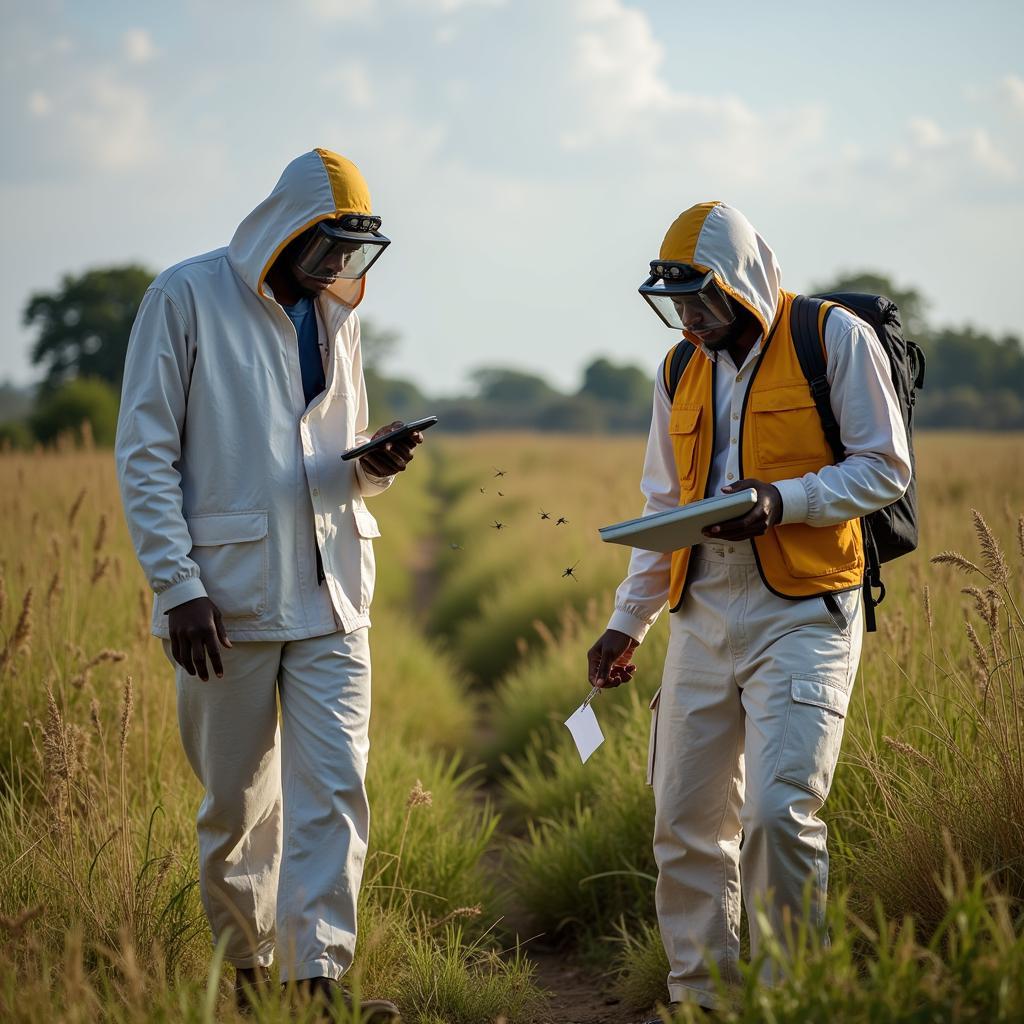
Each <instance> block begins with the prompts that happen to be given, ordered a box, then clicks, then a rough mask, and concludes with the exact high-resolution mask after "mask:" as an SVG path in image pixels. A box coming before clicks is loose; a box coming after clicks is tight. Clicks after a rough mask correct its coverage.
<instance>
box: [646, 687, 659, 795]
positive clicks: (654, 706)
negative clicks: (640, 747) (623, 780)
mask: <svg viewBox="0 0 1024 1024" xmlns="http://www.w3.org/2000/svg"><path fill="white" fill-rule="evenodd" d="M660 705H661V687H660V686H659V687H658V692H657V693H656V694H655V695H654V696H653V697H652V698H651V705H650V706H651V738H650V740H649V741H648V743H647V785H648V786H653V785H654V756H655V754H656V753H657V750H658V708H659V707H660Z"/></svg>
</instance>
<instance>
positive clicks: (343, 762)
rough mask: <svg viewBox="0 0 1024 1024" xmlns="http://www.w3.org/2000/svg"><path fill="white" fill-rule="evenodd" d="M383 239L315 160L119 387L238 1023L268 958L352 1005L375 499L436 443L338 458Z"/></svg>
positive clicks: (133, 507) (185, 288)
mask: <svg viewBox="0 0 1024 1024" xmlns="http://www.w3.org/2000/svg"><path fill="white" fill-rule="evenodd" d="M379 227H380V218H379V217H376V216H374V215H373V212H372V208H371V205H370V194H369V190H368V188H367V185H366V182H365V181H364V179H363V176H362V174H360V172H359V170H358V169H357V168H356V166H355V165H354V164H352V163H351V162H350V161H348V160H346V159H345V158H344V157H342V156H339V155H338V154H336V153H332V152H330V151H328V150H323V149H317V150H313V151H311V152H308V153H304V154H303V155H302V156H300V157H298V158H297V159H295V160H293V161H292V162H291V163H290V164H289V165H288V166H287V168H285V171H284V173H283V174H282V176H281V178H280V180H279V181H278V183H277V185H276V186H275V187H274V189H273V191H272V192H271V193H270V195H269V196H268V197H267V198H266V199H264V200H263V202H261V203H260V204H259V205H258V206H257V207H256V208H255V209H254V210H253V211H252V213H250V214H249V215H248V216H247V217H246V218H245V219H244V220H243V221H242V223H241V224H240V225H239V226H238V229H237V230H236V231H235V234H234V236H233V237H232V239H231V242H230V244H229V245H228V246H227V247H225V248H220V249H215V250H214V251H212V252H208V253H204V254H203V255H200V256H195V257H193V258H192V259H189V260H185V261H184V262H183V263H179V264H178V265H176V266H174V267H171V268H170V269H168V270H165V271H164V272H163V273H162V274H160V275H159V276H158V277H157V278H156V280H155V281H154V282H153V284H152V285H151V286H150V288H149V290H148V291H147V292H146V294H145V296H144V298H143V300H142V304H141V306H140V308H139V313H138V316H137V318H136V320H135V325H134V327H133V329H132V335H131V340H130V343H129V347H128V356H127V361H126V364H125V374H124V385H123V391H122V401H121V411H120V417H119V420H118V430H117V446H116V455H117V470H118V477H119V480H120V485H121V494H122V499H123V502H124V508H125V515H126V517H127V520H128V525H129V529H130V532H131V536H132V540H133V542H134V544H135V549H136V551H137V553H138V557H139V561H140V562H141V564H142V567H143V570H144V571H145V574H146V577H147V579H148V581H149V584H150V586H151V587H152V589H153V591H154V594H155V600H154V606H153V620H152V629H153V632H154V634H155V635H157V636H159V637H162V638H163V640H164V647H165V650H166V652H167V655H168V657H169V658H170V660H171V661H172V663H173V664H174V666H175V673H176V680H177V693H178V717H179V725H180V729H181V737H182V742H183V744H184V747H185V751H186V754H187V755H188V759H189V762H190V763H191V765H192V768H193V769H194V770H195V773H196V775H197V776H198V777H199V779H200V781H201V782H202V784H203V787H204V789H205V796H204V798H203V801H202V804H201V806H200V809H199V814H198V820H197V830H198V837H199V872H200V878H199V884H200V890H201V894H202V900H203V906H204V908H205V910H206V915H207V917H208V919H209V922H210V927H211V929H212V932H213V938H214V941H215V942H216V941H218V940H220V939H222V938H224V937H225V936H226V959H227V961H228V962H229V963H231V964H233V965H234V967H235V968H236V972H237V988H236V993H237V996H238V1000H239V1003H240V1005H241V1006H243V1007H244V1006H247V1005H248V1004H249V1003H250V1002H251V1000H252V998H253V995H254V993H256V992H258V991H259V990H260V989H261V988H262V987H263V986H264V985H266V983H267V981H268V979H269V971H268V967H269V965H270V964H271V963H272V961H273V959H274V956H275V952H276V955H277V957H278V960H279V961H280V964H281V979H282V981H285V982H289V981H290V982H294V983H295V984H296V986H297V987H298V988H300V989H304V990H305V991H306V992H307V993H308V994H309V995H310V996H311V997H314V998H322V999H325V1000H327V1001H330V1000H332V999H334V998H344V999H346V1000H350V997H349V996H348V994H347V993H346V992H344V990H342V988H341V987H340V986H339V985H338V980H339V979H340V978H341V977H342V976H343V975H344V974H345V972H346V971H347V970H348V968H349V967H350V965H351V964H352V958H353V953H354V950H355V944H356V904H357V900H358V895H359V886H360V881H361V876H362V870H363V862H364V858H365V854H366V844H367V835H368V830H369V807H368V803H367V797H366V790H365V787H364V778H365V773H366V762H367V752H368V747H369V744H368V739H367V726H368V723H369V715H370V651H369V644H368V639H367V632H368V629H369V626H370V600H371V598H372V595H373V584H374V560H373V538H375V537H378V536H379V535H380V532H379V530H378V528H377V523H376V521H375V520H374V517H373V515H372V514H371V513H370V511H369V510H368V509H367V507H366V503H365V499H366V498H368V497H371V496H373V495H376V494H379V493H380V492H382V491H384V490H385V489H386V488H387V487H389V486H390V485H391V483H392V481H393V479H394V474H396V473H399V472H401V471H402V470H404V469H405V468H406V466H407V465H408V464H409V462H410V461H411V459H412V458H413V448H414V447H415V446H416V445H417V444H419V443H420V442H421V441H422V437H421V436H420V435H419V434H418V433H415V434H412V435H411V436H409V435H407V436H406V438H405V440H402V441H398V442H393V443H389V445H388V446H387V447H386V448H385V449H384V450H381V451H378V452H376V453H373V454H367V455H364V456H363V457H362V458H361V459H357V460H354V461H344V462H343V461H342V460H341V457H340V456H341V454H342V453H343V452H344V451H345V450H346V449H349V448H352V447H353V446H354V445H356V444H357V443H360V442H362V441H364V440H366V439H367V437H366V433H365V432H366V430H367V423H368V413H367V403H366V387H365V383H364V380H363V369H362V360H361V355H360V343H359V319H358V317H357V316H356V313H355V308H356V306H357V305H358V304H359V302H360V300H361V299H362V296H363V291H364V288H365V281H366V278H365V275H366V271H367V269H368V268H369V267H370V265H371V264H372V263H373V262H374V261H375V260H376V259H377V257H378V256H379V255H380V254H381V253H382V252H383V250H384V248H385V247H386V246H387V244H388V239H387V238H385V237H384V235H382V234H381V233H380V232H379V230H378V228H379ZM391 426H395V425H394V424H392V425H391ZM388 429H389V428H388V427H384V428H381V430H380V431H378V434H381V433H383V432H384V431H386V430H388ZM374 436H377V435H374ZM211 670H212V673H211ZM279 709H280V725H279V720H278V712H279ZM229 930H230V931H229ZM363 1011H364V1019H373V1020H393V1019H396V1018H397V1016H398V1011H397V1009H396V1007H395V1006H394V1005H393V1004H392V1003H388V1002H386V1001H375V1002H373V1003H367V1004H363Z"/></svg>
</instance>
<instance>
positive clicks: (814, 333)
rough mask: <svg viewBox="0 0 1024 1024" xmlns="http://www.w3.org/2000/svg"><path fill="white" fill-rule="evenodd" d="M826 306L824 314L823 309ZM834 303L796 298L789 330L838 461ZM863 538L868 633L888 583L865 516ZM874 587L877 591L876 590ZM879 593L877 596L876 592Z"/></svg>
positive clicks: (842, 452) (872, 629)
mask: <svg viewBox="0 0 1024 1024" xmlns="http://www.w3.org/2000/svg"><path fill="white" fill-rule="evenodd" d="M823 306H824V307H825V310H824V312H822V307H823ZM834 306H835V303H833V302H824V301H823V300H821V299H812V298H809V297H808V296H806V295H797V296H796V297H795V298H794V299H793V310H792V314H791V316H790V330H791V333H792V335H793V347H794V348H795V349H796V357H797V359H798V360H799V362H800V369H801V370H803V372H804V377H806V378H807V385H808V387H809V388H810V389H811V397H812V398H813V399H814V404H815V406H816V408H817V410H818V417H819V418H820V419H821V427H822V429H823V430H824V431H825V439H826V440H827V441H828V446H829V448H831V449H832V455H833V457H834V458H835V460H836V462H842V460H843V459H844V458H845V457H846V449H845V448H844V447H843V439H842V435H841V434H840V431H839V424H838V422H837V421H836V417H835V413H834V412H833V411H832V403H831V401H830V400H829V386H828V376H827V373H826V364H825V321H826V320H827V319H828V315H829V313H830V312H831V311H832V309H833V308H834ZM860 529H861V536H862V537H863V541H864V556H865V561H866V563H867V564H866V565H865V567H864V628H865V630H866V631H867V632H868V633H874V632H875V631H876V629H877V624H876V621H875V607H876V606H877V605H880V604H881V603H882V601H883V600H884V598H885V584H884V583H882V569H881V565H882V563H881V559H880V558H879V556H878V545H877V544H876V543H875V538H874V536H873V535H872V533H871V524H870V522H869V521H868V518H867V517H866V516H864V517H862V518H861V520H860ZM873 588H874V589H873ZM876 589H877V590H878V591H879V594H878V597H875V594H874V590H876Z"/></svg>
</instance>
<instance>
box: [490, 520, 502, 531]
mask: <svg viewBox="0 0 1024 1024" xmlns="http://www.w3.org/2000/svg"><path fill="white" fill-rule="evenodd" d="M492 528H493V529H495V530H504V529H505V524H504V523H499V522H498V520H497V519H495V520H494V523H493V524H492Z"/></svg>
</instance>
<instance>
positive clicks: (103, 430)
mask: <svg viewBox="0 0 1024 1024" xmlns="http://www.w3.org/2000/svg"><path fill="white" fill-rule="evenodd" d="M117 408H118V393H117V392H116V391H115V390H114V388H113V386H112V385H111V384H109V383H108V382H107V381H105V380H100V379H99V378H97V377H78V378H76V379H75V380H71V381H68V382H67V383H66V384H61V385H60V386H59V387H57V388H54V389H53V390H51V391H49V392H46V393H44V394H42V395H41V396H40V398H39V401H38V403H37V404H36V408H35V412H33V413H32V416H31V419H30V423H31V426H32V432H33V433H34V434H35V436H36V438H37V439H38V440H40V441H42V442H43V444H48V443H50V442H51V441H55V440H56V439H57V438H58V437H59V436H60V435H61V434H66V433H73V434H75V435H76V436H77V437H78V438H79V439H81V436H82V424H83V423H86V422H87V423H88V424H89V427H90V429H91V431H92V436H93V440H94V441H95V442H96V444H99V445H112V444H113V443H114V434H115V433H116V432H117Z"/></svg>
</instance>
